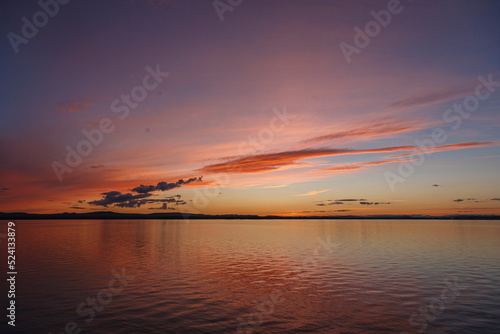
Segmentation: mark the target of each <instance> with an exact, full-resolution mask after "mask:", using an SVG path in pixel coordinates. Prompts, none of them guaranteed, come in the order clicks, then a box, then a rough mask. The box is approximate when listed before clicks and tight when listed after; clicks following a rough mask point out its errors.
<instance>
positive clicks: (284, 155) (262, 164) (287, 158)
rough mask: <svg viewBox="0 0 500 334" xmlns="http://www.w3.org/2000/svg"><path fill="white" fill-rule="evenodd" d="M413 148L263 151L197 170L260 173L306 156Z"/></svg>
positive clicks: (291, 163) (411, 147)
mask: <svg viewBox="0 0 500 334" xmlns="http://www.w3.org/2000/svg"><path fill="white" fill-rule="evenodd" d="M414 148H415V146H393V147H383V148H375V149H365V150H354V149H335V148H321V149H303V150H295V151H283V152H277V153H265V154H257V155H253V156H247V157H242V158H238V159H234V160H230V161H227V162H221V163H217V164H213V165H208V166H205V167H203V168H201V169H199V170H198V171H200V172H209V173H224V172H227V173H260V172H268V171H272V170H276V169H279V168H281V167H284V166H289V165H293V164H296V163H297V161H299V160H301V159H307V158H316V157H324V156H334V155H346V154H363V153H384V152H397V151H409V150H412V149H414Z"/></svg>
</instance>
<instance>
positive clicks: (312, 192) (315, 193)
mask: <svg viewBox="0 0 500 334" xmlns="http://www.w3.org/2000/svg"><path fill="white" fill-rule="evenodd" d="M326 191H328V189H327V190H316V191H310V192H308V193H305V194H298V195H295V196H314V195H317V194H321V193H324V192H326Z"/></svg>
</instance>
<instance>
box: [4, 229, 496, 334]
mask: <svg viewBox="0 0 500 334" xmlns="http://www.w3.org/2000/svg"><path fill="white" fill-rule="evenodd" d="M15 223H16V229H17V231H16V243H17V245H16V247H17V250H16V251H17V254H16V260H17V272H18V275H17V282H16V306H17V307H16V311H17V314H16V327H15V329H13V328H12V327H11V326H7V324H6V322H5V319H6V318H5V312H6V311H3V312H4V314H3V315H2V318H3V319H4V320H3V323H2V325H1V326H2V330H1V332H2V333H49V332H52V333H54V334H55V333H78V329H81V333H247V334H249V333H402V332H407V333H500V221H484V220H482V221H444V220H432V221H431V220H203V221H196V220H194V221H190V222H187V221H182V220H178V221H174V220H164V221H163V220H132V221H130V220H129V221H125V220H107V221H89V220H80V221H43V220H42V221H15ZM0 227H1V229H2V230H0V233H6V230H7V226H6V222H5V221H4V222H2V224H1V225H0ZM1 241H2V243H1V245H0V246H1V249H2V258H3V257H4V258H5V259H2V263H4V264H3V265H2V268H3V269H4V272H5V269H6V265H5V263H6V260H7V252H6V249H5V248H6V247H5V246H6V239H5V237H3V238H2V239H1ZM1 288H2V291H1V292H0V293H1V294H2V295H3V296H5V295H6V292H7V286H6V285H5V280H2V285H1ZM2 301H3V304H2V309H3V310H5V308H6V307H7V302H6V298H5V297H2ZM65 328H67V329H68V330H67V331H66V330H65Z"/></svg>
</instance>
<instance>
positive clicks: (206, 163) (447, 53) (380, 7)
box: [0, 0, 500, 216]
mask: <svg viewBox="0 0 500 334" xmlns="http://www.w3.org/2000/svg"><path fill="white" fill-rule="evenodd" d="M0 13H1V14H0V16H1V20H0V29H1V33H2V36H3V37H2V42H1V44H0V59H1V62H0V71H1V73H2V75H1V79H0V106H1V108H0V212H29V213H62V212H76V213H83V212H94V211H114V212H130V213H156V212H167V213H169V212H190V213H205V214H257V215H287V216H294V215H295V216H296V215H318V216H320V215H372V214H422V215H445V214H500V178H499V177H498V176H499V170H500V169H499V167H500V131H499V128H500V116H499V111H500V110H499V106H500V43H499V41H500V29H499V25H500V23H499V21H498V17H500V3H498V2H497V1H480V0H478V1H444V0H443V1H430V0H428V1H423V0H421V1H411V0H401V1H397V0H390V1H378V0H377V1H356V2H354V1H326V0H308V1H305V0H304V1H298V0H252V1H250V0H231V1H230V0H216V1H210V0H206V1H205V0H203V1H202V0H182V1H181V0H109V1H105V2H104V1H97V0H89V1H77V0H73V1H67V0H64V1H63V0H60V1H59V2H55V0H42V1H40V2H37V1H28V0H25V1H14V0H6V1H2V2H1V3H0Z"/></svg>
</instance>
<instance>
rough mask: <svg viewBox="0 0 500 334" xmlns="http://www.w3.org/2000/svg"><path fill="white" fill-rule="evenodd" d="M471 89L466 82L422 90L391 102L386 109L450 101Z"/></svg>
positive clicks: (465, 94) (466, 94)
mask: <svg viewBox="0 0 500 334" xmlns="http://www.w3.org/2000/svg"><path fill="white" fill-rule="evenodd" d="M473 89H474V86H473V85H469V84H467V85H461V86H455V87H448V88H444V89H436V90H434V91H427V92H422V93H419V94H415V95H412V96H409V97H407V98H404V99H402V100H399V101H397V102H395V103H393V104H391V105H390V106H389V107H388V109H401V108H415V107H424V106H428V105H432V104H436V103H442V102H447V101H452V100H455V99H458V98H461V97H466V96H468V95H470V94H471V93H473V92H474V90H473Z"/></svg>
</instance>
